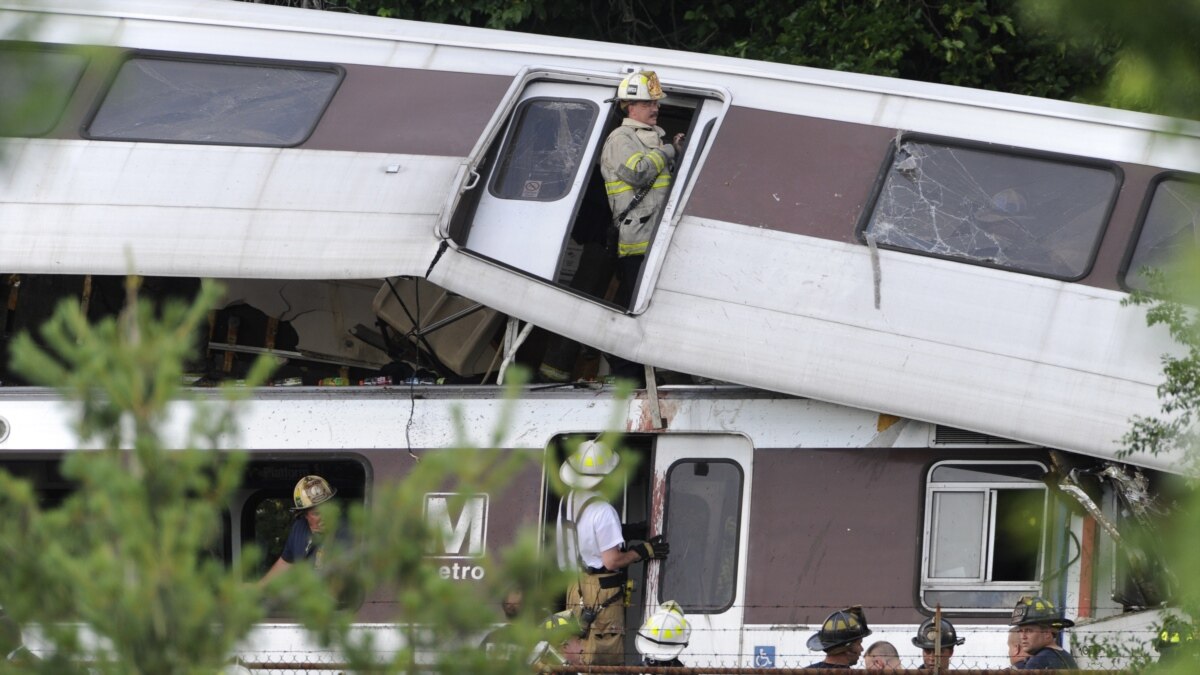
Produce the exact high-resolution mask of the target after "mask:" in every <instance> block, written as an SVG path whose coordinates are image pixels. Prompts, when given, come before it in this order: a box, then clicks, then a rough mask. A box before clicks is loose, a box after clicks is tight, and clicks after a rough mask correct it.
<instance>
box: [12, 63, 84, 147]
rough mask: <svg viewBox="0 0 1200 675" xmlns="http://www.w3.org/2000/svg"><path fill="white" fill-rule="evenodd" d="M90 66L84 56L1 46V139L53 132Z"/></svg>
mask: <svg viewBox="0 0 1200 675" xmlns="http://www.w3.org/2000/svg"><path fill="white" fill-rule="evenodd" d="M86 66H87V58H85V57H84V56H82V55H80V54H71V53H68V52H64V51H55V50H52V49H48V48H43V47H41V46H39V45H32V44H22V43H10V44H6V45H3V46H0V92H4V95H3V96H0V136H26V137H29V136H41V135H43V134H47V133H50V131H51V130H52V129H54V126H55V125H56V124H58V119H59V117H61V116H62V112H63V110H64V109H66V107H67V100H68V99H70V97H71V94H72V93H73V92H74V91H75V85H77V84H78V83H79V78H80V77H81V76H82V75H83V69H84V68H85V67H86Z"/></svg>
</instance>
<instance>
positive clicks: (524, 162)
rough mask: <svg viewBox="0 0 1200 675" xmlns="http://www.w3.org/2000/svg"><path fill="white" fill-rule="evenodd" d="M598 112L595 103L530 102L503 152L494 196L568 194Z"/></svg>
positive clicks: (545, 197) (538, 197)
mask: <svg viewBox="0 0 1200 675" xmlns="http://www.w3.org/2000/svg"><path fill="white" fill-rule="evenodd" d="M597 114H598V109H597V107H596V105H595V104H594V103H592V102H591V101H584V100H573V101H566V100H549V99H533V100H530V101H526V102H525V103H524V104H523V105H522V107H521V109H520V111H518V113H517V119H516V122H515V123H514V124H513V130H512V131H511V132H510V133H509V138H508V142H507V143H506V145H505V147H504V150H503V151H502V152H501V154H500V160H499V162H498V163H497V167H496V172H495V178H494V179H493V180H492V186H491V190H492V194H493V195H495V196H496V197H499V198H501V199H524V200H533V201H542V202H549V201H554V200H557V199H561V198H562V197H563V196H565V195H566V194H567V193H568V192H569V191H570V189H571V183H572V182H573V181H574V180H575V174H576V172H577V171H578V170H579V165H580V163H581V162H582V160H583V155H584V150H585V149H586V147H587V140H588V137H589V136H590V135H591V132H592V125H593V124H594V123H595V121H596V116H597Z"/></svg>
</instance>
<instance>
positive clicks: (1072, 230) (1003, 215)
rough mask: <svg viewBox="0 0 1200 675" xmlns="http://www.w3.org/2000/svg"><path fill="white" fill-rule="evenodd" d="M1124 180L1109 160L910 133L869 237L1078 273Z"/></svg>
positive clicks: (1048, 271) (1009, 265) (999, 263)
mask: <svg viewBox="0 0 1200 675" xmlns="http://www.w3.org/2000/svg"><path fill="white" fill-rule="evenodd" d="M1119 184H1120V174H1119V172H1118V171H1117V170H1116V169H1115V168H1114V167H1111V166H1107V165H1095V164H1085V163H1082V162H1079V161H1074V160H1066V159H1058V158H1054V159H1051V158H1048V157H1046V156H1044V155H1038V156H1033V155H1029V154H1020V153H1017V152H1015V151H1010V150H1005V151H998V150H991V149H987V150H985V149H979V148H969V147H964V146H957V145H949V144H946V143H942V142H933V141H926V140H918V139H913V138H907V139H905V140H903V141H901V142H900V145H899V147H898V148H897V149H896V150H895V152H894V153H892V156H891V158H890V164H889V166H888V167H887V173H886V175H885V176H884V180H883V183H882V186H881V187H880V190H879V193H878V195H877V197H876V200H875V204H874V210H873V211H872V212H871V215H870V218H869V219H868V220H867V223H866V226H865V236H866V237H868V238H874V240H875V241H876V243H878V244H879V245H880V246H885V247H891V248H897V249H902V250H907V251H915V252H918V253H926V254H929V255H935V256H939V257H944V258H951V259H956V260H968V261H972V262H976V263H981V264H986V265H990V266H995V267H1001V268H1004V269H1011V270H1016V271H1020V272H1028V273H1031V274H1038V275H1043V276H1048V277H1054V278H1057V279H1078V278H1080V277H1082V276H1084V275H1085V274H1086V273H1087V271H1088V270H1089V269H1090V267H1091V264H1092V259H1093V256H1094V253H1095V250H1096V248H1097V247H1098V245H1099V242H1100V236H1101V234H1103V231H1104V226H1105V223H1106V222H1107V221H1108V214H1109V211H1110V209H1111V207H1112V203H1113V200H1114V199H1115V197H1116V194H1117V188H1118V186H1119Z"/></svg>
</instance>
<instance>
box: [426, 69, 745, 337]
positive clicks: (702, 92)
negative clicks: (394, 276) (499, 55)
mask: <svg viewBox="0 0 1200 675" xmlns="http://www.w3.org/2000/svg"><path fill="white" fill-rule="evenodd" d="M621 77H622V75H621V74H608V73H595V72H574V71H566V70H556V69H531V70H528V71H525V72H523V73H522V74H521V75H520V76H519V77H518V78H517V79H516V81H515V82H514V84H513V88H512V89H511V90H510V92H509V95H508V98H507V102H506V103H505V105H503V106H501V108H500V109H499V110H497V113H496V115H495V117H494V119H493V120H492V122H491V124H490V125H489V130H488V132H487V133H486V134H485V135H484V136H483V138H481V139H480V142H479V144H478V145H477V147H476V148H475V150H473V151H472V155H471V158H470V160H469V162H468V164H466V165H464V167H463V168H462V170H461V172H460V175H459V177H458V180H459V183H460V189H459V191H458V192H457V193H456V194H455V195H454V197H453V198H452V199H451V201H450V203H448V204H447V207H446V209H445V211H444V214H445V215H444V216H443V221H442V222H440V223H439V226H438V235H439V236H440V237H443V238H445V239H447V240H448V242H449V243H450V244H452V245H454V246H455V247H456V248H458V249H460V250H463V251H467V252H469V253H471V254H473V255H474V256H476V257H480V258H483V259H485V260H488V261H490V262H493V263H499V264H500V265H503V266H504V267H506V268H508V269H510V270H514V271H517V272H519V273H521V274H523V275H526V276H528V277H533V278H534V279H537V280H539V281H541V282H548V283H550V284H553V285H556V286H558V287H560V288H563V289H564V290H572V291H574V292H576V293H577V294H579V295H584V296H589V297H590V298H591V299H594V300H600V301H605V300H606V297H605V293H604V289H606V288H607V287H608V284H607V283H601V284H599V286H600V288H599V289H591V290H589V289H586V288H581V287H579V285H578V284H572V281H573V280H574V274H575V270H576V269H577V268H578V266H579V265H581V264H583V263H581V257H583V255H584V254H583V252H582V248H583V246H584V244H585V240H586V241H592V240H595V239H597V238H598V240H599V241H601V242H602V241H604V239H605V234H606V233H605V232H604V231H605V230H608V229H609V228H610V227H611V223H612V214H611V212H610V211H609V206H608V200H607V197H606V196H605V189H604V180H603V178H602V177H601V175H600V169H599V156H600V153H601V150H602V148H603V145H604V141H605V138H607V136H608V134H609V133H610V132H611V131H612V129H614V128H615V127H617V126H619V125H620V124H621V118H622V117H623V114H622V113H621V112H620V110H619V109H618V108H617V105H616V104H615V103H614V102H612V101H611V100H610V99H612V97H613V95H614V93H615V91H616V86H617V83H618V82H619V81H620V79H621ZM663 90H664V91H665V92H666V94H667V97H666V98H665V99H663V100H662V101H661V102H660V103H661V108H660V111H659V118H658V124H659V126H661V127H662V128H663V129H664V130H665V131H666V136H667V138H671V137H673V135H674V134H675V133H685V134H686V135H687V138H688V141H687V143H686V146H685V149H684V155H683V156H682V157H681V158H680V161H679V162H678V163H677V166H676V167H675V171H674V175H673V178H672V188H671V193H670V197H669V198H668V201H667V204H666V206H665V207H664V209H663V212H662V216H661V219H660V221H659V223H658V227H657V228H656V229H655V232H654V234H653V236H652V243H651V246H650V250H649V252H648V254H647V264H646V265H645V266H644V267H645V268H644V269H643V271H642V274H641V277H640V280H639V284H638V288H639V291H638V292H636V293H635V294H634V299H635V301H634V304H633V305H632V306H629V307H625V306H622V307H619V309H622V310H627V311H630V312H631V313H634V314H636V313H639V312H640V311H642V310H644V308H645V305H646V303H647V302H648V299H649V295H650V291H649V290H648V289H649V288H652V286H653V283H654V281H655V279H656V277H657V274H658V270H659V268H660V266H661V262H662V258H663V256H664V254H665V251H666V247H667V245H668V243H669V240H670V234H671V229H672V228H671V224H672V223H673V222H674V220H676V217H677V215H678V211H679V207H680V204H681V203H682V202H683V199H684V196H685V194H686V190H687V188H688V187H690V185H691V183H692V180H691V178H692V177H693V176H694V175H695V174H696V173H697V172H698V170H699V166H700V162H701V158H702V156H703V155H704V151H705V150H706V148H707V146H708V145H709V144H710V143H711V141H712V137H713V134H714V127H715V124H716V122H717V120H718V118H719V117H720V115H721V113H722V112H723V111H724V110H725V109H726V108H727V107H728V94H727V93H726V92H724V91H722V90H718V89H716V88H713V87H706V86H697V85H689V84H682V83H673V82H670V81H668V82H666V83H664V85H663ZM597 228H598V229H599V230H600V231H599V233H598V235H597V231H596V230H597ZM609 257H611V258H613V260H614V261H615V257H616V252H615V249H613V250H612V251H610V252H609ZM589 264H590V265H592V266H593V267H595V266H600V265H601V264H600V263H597V262H594V261H591V262H589ZM431 279H432V277H431ZM446 281H447V282H449V283H450V284H453V281H451V280H446ZM447 288H450V289H451V290H454V291H456V292H461V293H464V294H467V295H470V290H471V289H468V288H466V287H464V288H452V287H451V286H450V285H447ZM508 295H512V293H509V294H508ZM610 306H611V303H610ZM522 309H524V310H530V311H532V312H533V313H534V314H536V309H532V308H528V307H524V308H522ZM530 311H526V312H525V314H527V315H528V314H530ZM552 312H553V313H554V314H563V312H561V311H559V310H552ZM509 313H514V312H511V311H510V312H509ZM521 313H522V312H515V314H518V315H520V314H521ZM545 318H546V317H541V318H540V319H541V320H536V323H538V325H543V326H544V327H551V326H552V322H551V323H545ZM551 318H552V317H551ZM530 319H531V320H534V319H533V317H532V316H530Z"/></svg>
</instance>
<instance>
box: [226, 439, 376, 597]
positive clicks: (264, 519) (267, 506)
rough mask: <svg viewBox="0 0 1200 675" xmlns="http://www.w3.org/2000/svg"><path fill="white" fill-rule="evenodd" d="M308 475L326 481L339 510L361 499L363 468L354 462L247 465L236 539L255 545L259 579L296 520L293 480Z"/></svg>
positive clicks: (324, 461)
mask: <svg viewBox="0 0 1200 675" xmlns="http://www.w3.org/2000/svg"><path fill="white" fill-rule="evenodd" d="M310 475H315V476H321V477H322V478H324V479H325V480H327V481H328V482H329V485H330V487H332V488H333V489H334V490H336V496H335V499H336V500H337V501H338V503H339V504H340V505H341V506H342V508H343V509H344V508H346V507H347V506H348V505H350V504H352V503H355V502H358V503H361V502H362V500H363V497H364V494H365V492H366V469H365V467H364V466H363V464H362V463H361V462H360V461H358V460H354V459H332V460H330V459H323V460H305V459H293V460H255V461H252V462H250V463H249V464H248V465H247V467H246V472H245V477H244V478H243V480H242V489H243V495H244V497H243V499H242V501H241V504H242V506H241V511H240V525H241V527H240V539H241V543H242V545H243V546H246V545H251V544H253V545H256V546H257V547H258V550H259V551H260V552H261V553H262V559H261V560H259V569H258V570H257V573H258V575H259V576H261V575H262V574H265V573H266V571H267V570H268V569H270V567H271V565H273V564H274V563H275V561H276V560H278V559H279V554H280V553H281V552H282V551H283V545H284V543H285V542H286V541H287V536H288V532H289V531H290V529H291V526H292V522H293V521H294V520H295V519H296V513H295V512H293V511H292V510H291V509H292V503H293V502H292V489H293V488H294V487H295V485H296V482H297V481H299V480H300V479H301V478H303V477H304V476H310Z"/></svg>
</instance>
